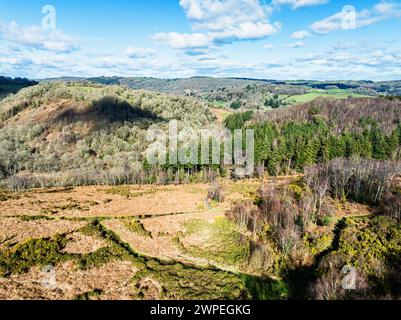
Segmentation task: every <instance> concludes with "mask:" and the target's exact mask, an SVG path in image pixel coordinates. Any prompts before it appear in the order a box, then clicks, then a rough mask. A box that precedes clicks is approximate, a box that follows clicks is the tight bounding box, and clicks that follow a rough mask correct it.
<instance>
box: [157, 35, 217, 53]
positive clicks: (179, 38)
mask: <svg viewBox="0 0 401 320" xmlns="http://www.w3.org/2000/svg"><path fill="white" fill-rule="evenodd" d="M151 39H152V40H153V41H155V42H157V43H165V44H168V45H169V46H170V47H172V48H175V49H187V48H203V47H207V46H209V45H210V44H211V43H212V42H213V39H212V38H211V37H210V36H209V35H207V34H203V33H177V32H168V33H166V32H160V33H156V34H155V35H153V36H152V37H151Z"/></svg>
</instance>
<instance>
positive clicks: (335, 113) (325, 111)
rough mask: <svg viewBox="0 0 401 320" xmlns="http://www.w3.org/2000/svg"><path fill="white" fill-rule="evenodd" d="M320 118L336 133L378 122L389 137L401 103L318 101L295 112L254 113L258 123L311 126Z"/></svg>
mask: <svg viewBox="0 0 401 320" xmlns="http://www.w3.org/2000/svg"><path fill="white" fill-rule="evenodd" d="M316 116H319V117H321V118H322V119H323V120H325V121H327V122H328V123H331V124H332V126H333V129H334V130H335V131H336V132H342V131H343V130H345V129H348V130H354V129H356V128H358V127H359V126H360V125H361V119H371V120H374V121H375V122H377V124H378V125H379V126H380V128H381V129H382V130H383V131H385V132H386V133H388V132H391V131H392V130H394V128H395V127H396V126H397V124H398V123H399V122H400V121H401V100H397V99H386V98H348V99H324V98H318V99H315V100H313V101H311V102H308V103H304V104H299V105H297V106H294V107H292V108H283V109H280V110H271V111H265V112H259V113H255V117H254V121H255V122H256V123H263V122H273V123H280V124H282V123H285V122H289V121H297V122H308V121H310V120H311V119H313V118H314V117H316Z"/></svg>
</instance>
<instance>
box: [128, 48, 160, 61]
mask: <svg viewBox="0 0 401 320" xmlns="http://www.w3.org/2000/svg"><path fill="white" fill-rule="evenodd" d="M125 53H126V54H127V55H128V56H129V57H130V58H137V59H143V58H148V57H151V56H154V55H155V54H156V51H155V50H153V49H149V48H134V47H128V48H127V49H126V50H125Z"/></svg>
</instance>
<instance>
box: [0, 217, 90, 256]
mask: <svg viewBox="0 0 401 320" xmlns="http://www.w3.org/2000/svg"><path fill="white" fill-rule="evenodd" d="M86 224H87V222H84V221H67V220H52V221H48V220H34V221H21V220H20V219H17V218H2V219H0V250H2V249H4V248H5V247H6V246H8V245H12V244H17V243H20V242H24V241H25V240H27V239H35V238H46V237H51V236H53V235H55V234H65V233H71V232H73V231H75V230H78V229H79V228H82V227H83V226H85V225H86Z"/></svg>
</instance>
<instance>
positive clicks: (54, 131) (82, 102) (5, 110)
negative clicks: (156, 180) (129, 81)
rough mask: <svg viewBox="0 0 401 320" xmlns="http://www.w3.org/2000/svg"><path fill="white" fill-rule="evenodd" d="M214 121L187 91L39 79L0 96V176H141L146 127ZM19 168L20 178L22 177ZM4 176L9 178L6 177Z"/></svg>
mask: <svg viewBox="0 0 401 320" xmlns="http://www.w3.org/2000/svg"><path fill="white" fill-rule="evenodd" d="M171 119H176V120H178V122H179V124H181V125H190V126H192V127H200V126H202V127H207V126H208V125H210V124H212V123H213V122H214V121H215V118H214V116H213V115H212V114H211V113H210V112H209V111H208V109H207V108H206V106H205V105H204V104H203V103H201V102H198V101H196V100H194V99H192V98H185V97H176V96H169V95H166V94H161V93H153V92H148V91H133V90H129V89H126V88H122V87H118V86H103V85H100V84H94V83H89V82H75V83H65V82H59V83H44V84H40V85H37V86H34V87H30V88H26V89H23V90H21V91H20V92H19V93H18V94H16V95H13V96H10V97H7V98H5V99H4V100H2V101H1V102H0V180H1V179H5V178H8V179H9V180H8V181H9V182H10V181H11V182H10V183H13V180H12V179H13V178H10V177H11V176H13V175H18V176H19V177H20V178H18V179H17V177H15V178H14V179H15V181H17V182H15V181H14V183H18V184H21V185H22V186H23V184H24V183H25V184H29V185H30V186H32V185H35V186H40V185H54V184H56V185H57V184H60V185H77V184H98V183H107V184H116V183H123V182H135V181H145V180H146V176H144V173H143V171H142V166H143V151H144V150H145V149H146V147H147V143H146V132H147V131H146V130H147V129H148V128H149V127H150V126H152V125H156V124H157V125H158V126H160V127H161V128H164V127H166V125H167V123H168V121H169V120H171ZM21 176H24V178H21ZM10 179H11V180H10Z"/></svg>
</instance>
